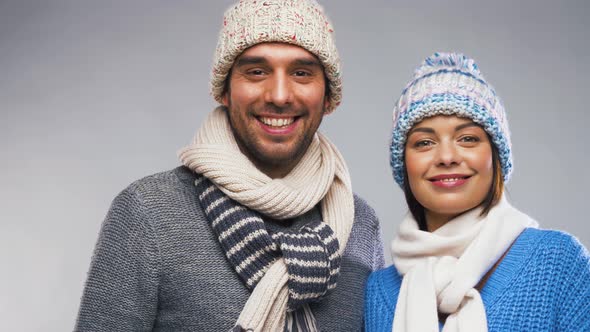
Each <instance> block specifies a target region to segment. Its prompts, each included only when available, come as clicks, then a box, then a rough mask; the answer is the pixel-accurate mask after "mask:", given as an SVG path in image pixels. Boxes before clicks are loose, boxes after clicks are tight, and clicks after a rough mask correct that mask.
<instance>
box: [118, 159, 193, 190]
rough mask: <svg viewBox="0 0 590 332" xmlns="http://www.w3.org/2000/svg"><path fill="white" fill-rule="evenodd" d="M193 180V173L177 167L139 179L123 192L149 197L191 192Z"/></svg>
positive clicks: (182, 167)
mask: <svg viewBox="0 0 590 332" xmlns="http://www.w3.org/2000/svg"><path fill="white" fill-rule="evenodd" d="M195 179H196V174H195V173H193V172H192V171H191V170H189V169H188V168H186V167H184V166H179V167H176V168H174V169H171V170H167V171H163V172H158V173H155V174H151V175H148V176H145V177H143V178H140V179H139V180H136V181H134V182H132V183H131V184H130V185H128V186H127V187H126V188H125V189H124V190H123V192H129V193H134V194H138V195H141V196H146V195H147V196H150V195H154V194H161V193H174V192H179V191H186V190H189V191H191V190H192V189H193V187H194V185H193V183H194V181H195Z"/></svg>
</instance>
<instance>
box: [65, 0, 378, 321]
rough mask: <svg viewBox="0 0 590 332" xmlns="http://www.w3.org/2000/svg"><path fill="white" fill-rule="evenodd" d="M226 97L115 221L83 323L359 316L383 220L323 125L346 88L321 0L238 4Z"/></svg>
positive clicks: (218, 89)
mask: <svg viewBox="0 0 590 332" xmlns="http://www.w3.org/2000/svg"><path fill="white" fill-rule="evenodd" d="M211 83H212V94H213V96H214V97H215V99H216V100H217V101H218V102H220V104H222V106H220V107H218V108H217V109H215V110H214V111H213V112H212V113H211V114H210V115H209V117H208V118H207V120H205V122H204V123H203V124H202V126H201V129H200V130H199V131H198V132H197V135H196V137H195V140H194V142H193V143H192V144H191V145H189V146H188V147H186V148H184V149H182V150H181V152H180V159H181V161H182V163H183V165H184V166H183V167H179V168H177V169H174V170H172V171H169V172H164V173H160V174H156V175H153V176H150V177H147V178H144V179H142V180H139V181H137V182H135V183H133V184H132V185H131V186H129V187H128V188H127V189H125V190H124V191H123V192H122V193H121V194H120V195H119V196H118V197H117V198H115V200H114V202H113V205H112V207H111V209H110V211H109V213H108V215H107V217H106V220H105V222H104V224H103V227H102V230H101V234H100V237H99V240H98V243H97V245H96V249H95V254H94V257H93V260H92V264H91V268H90V271H89V275H88V281H87V283H86V288H85V291H84V295H83V298H82V304H81V307H80V312H79V317H78V321H77V324H76V330H77V331H138V330H140V331H146V330H147V331H149V330H154V331H229V330H233V331H244V330H245V331H282V330H288V331H319V330H321V331H358V330H361V329H362V325H363V317H362V313H363V302H364V301H363V297H364V287H365V282H366V278H367V276H368V274H369V273H370V272H371V271H372V270H375V269H377V268H380V267H381V266H382V265H383V253H382V247H381V241H380V232H379V224H378V221H377V219H376V217H375V214H374V212H373V211H372V209H371V208H370V207H369V206H368V205H367V204H366V203H365V202H364V201H362V200H361V199H360V198H357V197H354V196H353V194H352V191H351V185H350V179H349V174H348V170H347V167H346V165H345V163H344V160H343V159H342V157H341V155H340V153H339V152H338V150H337V149H336V147H335V146H334V145H332V143H331V142H330V141H329V140H328V139H327V138H326V137H324V136H323V135H321V134H320V133H319V132H317V129H318V127H319V126H320V123H321V121H322V119H323V117H324V115H325V114H328V113H330V112H332V111H333V110H334V109H335V108H336V107H337V106H338V104H339V102H340V99H341V78H340V61H339V57H338V53H337V50H336V48H335V45H334V40H333V36H332V28H331V25H330V23H329V21H328V19H327V17H326V16H325V15H324V13H323V10H322V9H321V7H319V5H318V4H317V3H315V1H313V0H293V1H282V0H266V1H260V0H258V1H254V0H243V1H240V2H239V3H238V4H236V5H235V6H233V7H232V8H230V9H228V11H227V12H226V14H225V17H224V23H223V27H222V30H221V34H220V37H219V42H218V47H217V51H216V54H215V60H214V64H213V74H212V82H211Z"/></svg>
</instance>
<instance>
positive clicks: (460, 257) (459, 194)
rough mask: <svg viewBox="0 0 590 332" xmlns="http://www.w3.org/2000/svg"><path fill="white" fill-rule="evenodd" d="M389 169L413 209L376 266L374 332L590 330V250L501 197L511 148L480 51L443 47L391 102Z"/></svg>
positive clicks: (369, 303) (370, 294)
mask: <svg viewBox="0 0 590 332" xmlns="http://www.w3.org/2000/svg"><path fill="white" fill-rule="evenodd" d="M391 165H392V168H393V174H394V177H395V180H396V182H397V183H398V184H399V185H400V186H401V187H402V188H403V190H404V193H405V196H406V201H407V203H408V207H409V210H410V213H408V215H407V217H406V218H405V219H404V220H403V221H402V223H401V225H400V227H399V230H398V234H397V236H396V238H395V239H394V240H393V242H392V254H393V263H394V265H393V266H391V267H389V268H386V269H383V270H380V271H377V272H374V273H373V274H372V275H371V276H370V278H369V281H368V284H367V292H366V307H365V314H366V326H365V327H366V330H367V331H392V330H393V331H396V332H405V331H409V332H414V331H416V332H424V331H438V330H439V329H442V330H443V331H461V332H464V331H469V332H473V331H590V258H589V255H588V251H587V250H586V249H585V248H584V247H583V246H582V245H581V244H580V243H579V242H578V241H577V240H576V239H575V238H574V237H572V236H570V235H568V234H565V233H563V232H558V231H549V230H540V229H537V228H536V227H537V223H536V222H535V221H534V220H532V219H531V218H530V217H528V216H527V215H526V214H524V213H522V212H520V211H518V210H517V209H516V208H514V207H512V206H511V205H510V203H509V202H508V201H507V200H506V198H505V195H504V194H503V189H504V183H506V182H507V181H508V179H509V178H510V173H511V170H512V153H511V144H510V136H509V131H508V122H507V119H506V115H505V113H504V108H503V106H502V104H501V102H500V100H499V98H498V96H497V95H496V93H495V91H494V89H493V88H492V87H491V86H490V85H489V84H488V83H487V82H486V81H485V80H484V78H483V76H482V75H481V73H480V71H479V69H478V67H477V65H476V64H475V63H474V61H473V60H472V59H469V58H466V57H465V56H463V55H462V54H448V53H435V54H434V55H432V56H431V57H429V58H427V59H426V60H425V61H424V63H423V64H422V65H421V66H420V67H419V68H418V69H417V70H416V71H415V74H414V78H413V80H412V81H411V82H410V83H409V84H408V85H407V87H406V88H405V89H404V91H403V92H402V96H401V97H400V99H399V101H398V103H397V105H396V108H395V110H394V128H393V138H392V143H391Z"/></svg>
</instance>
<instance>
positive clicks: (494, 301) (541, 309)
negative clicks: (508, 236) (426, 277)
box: [365, 228, 590, 332]
mask: <svg viewBox="0 0 590 332" xmlns="http://www.w3.org/2000/svg"><path fill="white" fill-rule="evenodd" d="M401 282H402V277H401V276H400V275H399V274H398V272H397V270H396V269H395V267H394V266H390V267H388V268H386V269H383V270H379V271H376V272H373V273H372V274H371V276H370V277H369V281H368V283H367V291H366V294H365V296H366V297H365V328H366V331H367V332H370V331H391V327H392V324H393V316H394V312H395V306H396V303H397V296H398V293H399V290H400V286H401ZM481 297H482V299H483V303H484V306H485V308H486V315H487V320H488V330H489V332H496V331H498V332H499V331H536V332H539V331H590V256H589V254H588V251H587V250H586V249H585V248H584V247H583V246H582V245H581V244H580V243H579V242H578V240H577V239H576V238H574V237H572V236H571V235H568V234H565V233H563V232H558V231H550V230H539V229H533V228H527V229H526V230H525V231H524V232H523V233H522V234H521V235H520V236H519V237H518V238H517V240H516V241H515V242H514V244H513V245H512V248H510V250H509V251H508V253H507V254H506V256H505V257H504V259H503V260H502V261H501V262H500V264H498V266H497V268H496V270H495V271H494V272H493V273H492V275H491V276H490V278H489V279H488V281H487V282H486V284H485V285H484V287H483V289H482V290H481ZM441 327H442V326H441Z"/></svg>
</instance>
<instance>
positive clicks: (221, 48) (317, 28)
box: [211, 0, 342, 112]
mask: <svg viewBox="0 0 590 332" xmlns="http://www.w3.org/2000/svg"><path fill="white" fill-rule="evenodd" d="M266 42H281V43H288V44H293V45H297V46H300V47H302V48H304V49H306V50H307V51H309V52H311V53H312V54H314V55H315V56H317V57H318V59H319V60H320V62H321V63H322V65H323V67H324V73H325V75H326V78H327V79H328V85H327V87H328V91H327V92H328V96H329V106H328V109H327V111H328V112H331V111H333V110H334V109H335V108H336V107H337V106H338V105H339V104H340V101H341V99H342V80H341V76H340V57H339V56H338V51H337V50H336V45H335V43H334V33H333V28H332V24H331V23H330V21H329V19H328V17H327V16H326V15H325V14H324V11H323V9H322V7H321V6H320V5H319V4H318V3H317V2H316V1H315V0H240V1H239V2H238V3H237V4H235V5H234V6H232V7H230V8H229V9H228V10H227V11H226V12H225V15H224V18H223V27H222V28H221V32H220V34H219V40H218V42H217V49H216V51H215V57H214V59H213V72H212V75H211V94H212V95H213V97H214V98H215V100H216V101H217V102H219V103H221V102H222V98H223V92H224V85H225V80H226V78H227V75H228V73H229V71H230V69H231V67H232V65H233V63H234V61H235V59H236V58H237V57H238V56H239V55H240V54H241V53H242V52H244V51H245V50H246V49H247V48H249V47H251V46H254V45H256V44H259V43H266Z"/></svg>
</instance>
